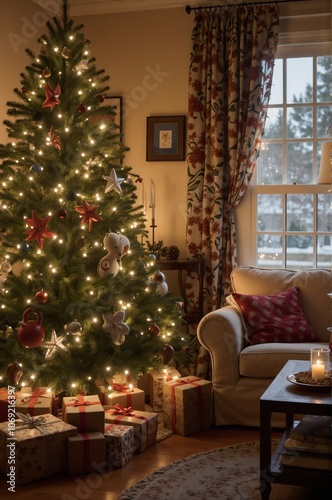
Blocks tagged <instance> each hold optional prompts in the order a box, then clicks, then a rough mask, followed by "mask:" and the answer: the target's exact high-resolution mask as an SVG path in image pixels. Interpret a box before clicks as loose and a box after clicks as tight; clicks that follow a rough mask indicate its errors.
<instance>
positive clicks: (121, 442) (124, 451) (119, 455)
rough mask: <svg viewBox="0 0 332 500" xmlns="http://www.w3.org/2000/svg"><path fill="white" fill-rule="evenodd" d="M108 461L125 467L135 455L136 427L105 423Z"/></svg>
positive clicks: (115, 465) (114, 465)
mask: <svg viewBox="0 0 332 500" xmlns="http://www.w3.org/2000/svg"><path fill="white" fill-rule="evenodd" d="M104 436H105V440H106V461H107V462H108V463H109V464H111V465H113V467H119V468H121V467H124V466H125V465H126V464H127V463H128V462H130V460H131V459H132V458H133V456H134V447H135V441H134V427H130V426H128V425H118V424H107V423H106V424H105V431H104Z"/></svg>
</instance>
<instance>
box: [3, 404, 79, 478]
mask: <svg viewBox="0 0 332 500" xmlns="http://www.w3.org/2000/svg"><path fill="white" fill-rule="evenodd" d="M21 416H22V418H21V419H19V420H15V421H10V422H3V423H1V424H0V470H1V472H2V473H3V474H4V475H9V477H10V478H12V476H11V472H12V471H13V469H10V467H13V465H14V467H15V469H14V476H13V480H14V483H15V485H17V486H21V485H24V484H28V483H32V482H34V481H38V480H40V479H43V478H46V477H51V476H57V475H59V474H64V473H65V472H66V469H67V439H68V438H69V437H71V436H75V435H76V434H77V429H76V427H73V426H72V425H70V424H67V423H66V422H64V421H63V420H61V419H59V418H57V417H55V416H54V415H52V414H50V413H48V414H46V415H41V416H38V417H30V416H29V415H23V414H22V415H21Z"/></svg>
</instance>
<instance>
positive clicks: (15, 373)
mask: <svg viewBox="0 0 332 500" xmlns="http://www.w3.org/2000/svg"><path fill="white" fill-rule="evenodd" d="M6 375H7V377H8V382H9V383H10V385H18V384H19V382H20V380H21V377H22V375H23V369H22V367H21V366H20V365H19V364H18V363H16V362H15V363H10V364H9V365H8V366H7V369H6Z"/></svg>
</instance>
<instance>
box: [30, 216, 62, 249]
mask: <svg viewBox="0 0 332 500" xmlns="http://www.w3.org/2000/svg"><path fill="white" fill-rule="evenodd" d="M51 219H52V215H48V216H47V217H44V218H43V219H40V218H39V217H38V215H37V214H36V212H35V211H34V210H32V218H31V219H28V218H27V217H26V218H25V219H24V220H25V222H26V223H27V224H28V225H29V226H31V229H28V230H27V231H25V232H24V234H27V235H28V237H27V239H26V241H29V240H36V241H37V242H38V245H39V246H40V248H41V250H42V249H43V247H44V239H45V238H52V237H53V236H56V234H55V233H52V232H51V231H49V230H48V229H47V224H48V223H49V222H50V220H51Z"/></svg>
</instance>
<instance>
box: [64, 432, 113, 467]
mask: <svg viewBox="0 0 332 500" xmlns="http://www.w3.org/2000/svg"><path fill="white" fill-rule="evenodd" d="M67 445H68V448H67V473H68V474H89V473H90V472H96V471H97V469H96V466H97V467H98V469H100V468H103V467H104V465H105V453H106V441H105V437H104V435H103V434H102V433H101V432H85V433H79V434H77V436H73V437H70V438H68V443H67Z"/></svg>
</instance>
